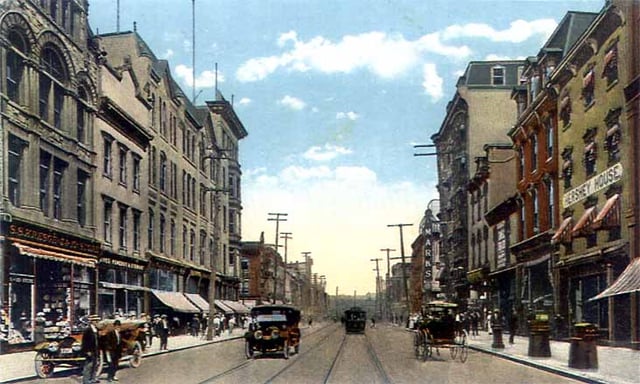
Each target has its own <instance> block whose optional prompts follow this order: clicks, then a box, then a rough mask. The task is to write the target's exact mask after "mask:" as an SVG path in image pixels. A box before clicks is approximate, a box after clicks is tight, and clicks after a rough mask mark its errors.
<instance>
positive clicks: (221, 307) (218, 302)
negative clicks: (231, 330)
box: [214, 300, 233, 315]
mask: <svg viewBox="0 0 640 384" xmlns="http://www.w3.org/2000/svg"><path fill="white" fill-rule="evenodd" d="M214 304H215V305H216V308H218V309H219V310H221V311H222V312H223V313H224V314H225V315H233V309H231V308H229V307H228V306H226V305H225V304H224V303H223V302H222V300H215V301H214Z"/></svg>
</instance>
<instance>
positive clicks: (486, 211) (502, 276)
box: [467, 143, 515, 315]
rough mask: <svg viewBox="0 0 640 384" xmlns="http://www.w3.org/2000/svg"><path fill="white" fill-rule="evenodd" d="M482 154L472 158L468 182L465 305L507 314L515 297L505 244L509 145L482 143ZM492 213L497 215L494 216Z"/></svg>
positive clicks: (511, 177)
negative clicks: (467, 283) (467, 294)
mask: <svg viewBox="0 0 640 384" xmlns="http://www.w3.org/2000/svg"><path fill="white" fill-rule="evenodd" d="M484 150H485V154H484V156H480V157H476V159H475V163H476V166H475V173H474V175H473V177H472V178H471V180H470V181H469V185H468V191H469V195H470V198H471V207H472V209H471V211H470V214H469V224H470V228H471V243H470V252H469V272H468V273H467V281H468V282H469V302H468V304H469V307H470V309H471V310H473V311H476V312H477V313H479V314H483V315H484V314H487V313H488V312H489V311H493V310H495V309H499V310H501V312H502V313H509V312H507V311H508V310H509V304H510V303H512V302H513V301H514V299H515V289H514V287H513V284H514V282H515V281H514V279H513V270H512V268H508V267H510V266H511V263H510V257H509V253H510V252H509V251H508V247H509V246H510V245H511V244H512V242H511V241H510V233H511V228H512V227H511V222H510V220H508V217H509V213H510V212H511V211H510V209H509V207H510V205H509V204H508V203H507V202H508V201H511V199H512V198H513V195H514V194H515V193H514V188H513V180H514V173H515V161H514V153H513V150H512V148H511V144H506V143H504V144H486V145H485V147H484ZM496 215H497V216H498V218H496Z"/></svg>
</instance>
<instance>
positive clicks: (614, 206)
mask: <svg viewBox="0 0 640 384" xmlns="http://www.w3.org/2000/svg"><path fill="white" fill-rule="evenodd" d="M593 224H594V226H595V227H597V228H599V227H602V226H617V225H619V224H620V195H619V194H617V193H616V194H615V195H613V196H611V197H610V198H609V199H608V200H607V202H606V203H604V206H603V207H602V209H601V210H600V212H599V213H598V216H596V219H595V220H594V221H593Z"/></svg>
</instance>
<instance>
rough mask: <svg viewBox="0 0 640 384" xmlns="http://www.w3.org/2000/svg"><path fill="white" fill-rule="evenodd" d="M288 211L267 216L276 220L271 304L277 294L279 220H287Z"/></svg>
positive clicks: (274, 301)
mask: <svg viewBox="0 0 640 384" xmlns="http://www.w3.org/2000/svg"><path fill="white" fill-rule="evenodd" d="M287 215H288V213H271V212H270V213H269V216H271V217H269V218H268V219H267V221H275V222H276V254H275V256H274V267H273V304H275V303H276V298H277V296H278V238H279V237H280V233H279V231H280V222H281V221H287V218H286V217H284V216H287Z"/></svg>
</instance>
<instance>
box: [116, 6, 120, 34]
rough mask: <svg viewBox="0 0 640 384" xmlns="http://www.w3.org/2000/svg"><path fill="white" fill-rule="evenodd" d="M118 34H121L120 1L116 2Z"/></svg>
mask: <svg viewBox="0 0 640 384" xmlns="http://www.w3.org/2000/svg"><path fill="white" fill-rule="evenodd" d="M116 32H120V0H118V1H116Z"/></svg>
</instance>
